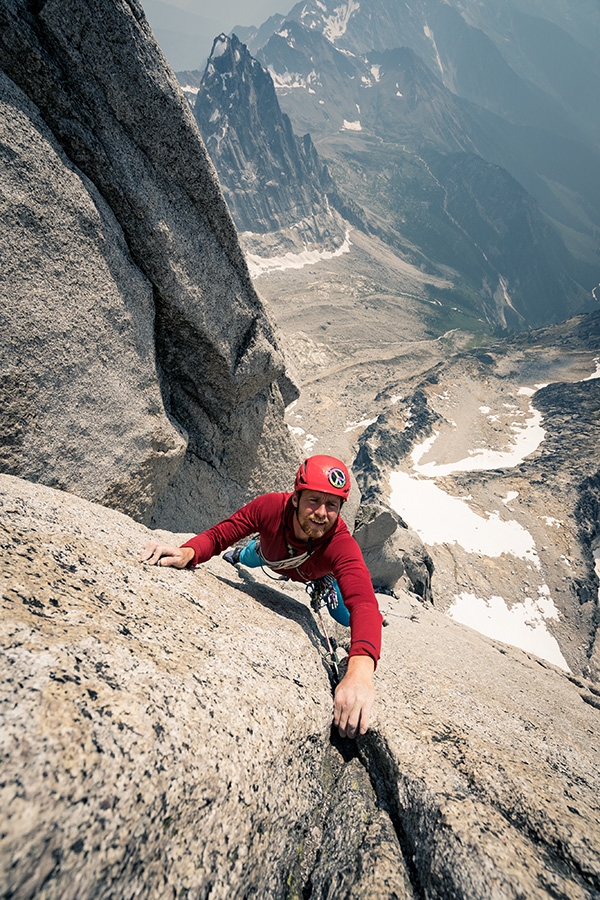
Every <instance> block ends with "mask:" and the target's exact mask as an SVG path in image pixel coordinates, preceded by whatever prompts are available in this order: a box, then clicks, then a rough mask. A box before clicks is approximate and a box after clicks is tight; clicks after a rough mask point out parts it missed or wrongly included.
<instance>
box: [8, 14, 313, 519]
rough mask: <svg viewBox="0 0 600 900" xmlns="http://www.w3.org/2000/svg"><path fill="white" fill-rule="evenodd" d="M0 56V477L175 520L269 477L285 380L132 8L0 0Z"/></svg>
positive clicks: (286, 444)
mask: <svg viewBox="0 0 600 900" xmlns="http://www.w3.org/2000/svg"><path fill="white" fill-rule="evenodd" d="M0 66H1V68H2V73H1V77H2V105H3V109H2V117H1V120H0V121H1V126H0V127H1V128H2V137H3V155H2V161H3V167H4V174H3V179H2V188H1V189H0V202H1V204H2V216H3V222H4V223H5V224H4V228H3V230H2V236H1V238H0V241H1V243H2V253H3V258H6V260H7V265H5V266H3V270H2V275H1V276H0V278H1V281H2V293H3V301H4V302H3V304H2V309H1V313H0V315H1V317H2V328H1V334H2V337H1V340H2V344H3V362H2V405H3V409H4V411H5V416H4V419H3V446H2V470H3V471H5V472H9V473H11V474H15V475H21V476H27V477H30V478H32V479H35V480H39V481H42V482H45V483H48V484H52V485H55V486H59V487H61V488H63V489H65V490H71V491H74V492H78V493H80V494H81V495H83V496H85V497H87V498H89V499H94V500H99V501H102V502H105V503H108V504H110V505H113V506H115V507H116V508H119V509H122V510H127V511H128V512H133V513H134V514H135V515H136V516H138V517H139V518H140V519H141V520H143V521H145V522H151V521H153V522H161V523H163V524H168V523H172V524H175V522H177V523H178V525H177V527H186V525H187V527H190V528H198V527H200V526H201V525H202V523H203V522H204V523H205V524H208V523H209V522H211V521H214V519H215V518H217V517H221V516H223V515H225V514H226V513H227V512H229V511H230V510H231V509H232V508H234V507H235V506H236V505H239V504H240V503H241V502H243V500H244V499H245V498H246V497H248V496H249V495H250V494H251V493H253V492H255V491H256V490H257V489H258V490H260V489H261V488H262V487H263V485H264V486H266V485H267V484H268V485H269V486H270V487H271V488H272V487H274V486H277V485H281V486H282V487H283V485H284V484H287V483H288V481H289V477H290V475H291V473H292V472H293V470H294V467H295V464H296V461H297V448H296V446H295V445H294V442H293V441H292V440H291V439H290V436H289V434H288V432H287V430H286V428H285V426H284V424H283V410H284V407H285V405H286V404H287V403H289V402H290V401H291V400H292V399H293V398H294V397H295V396H297V390H296V388H295V386H294V384H293V381H292V380H291V378H290V376H289V375H288V373H287V371H286V365H285V360H284V357H283V353H282V350H281V347H280V344H279V339H278V334H277V329H276V327H275V325H274V323H273V321H272V319H271V318H270V316H269V313H268V312H267V311H266V309H265V308H264V306H263V304H262V302H261V300H260V298H259V297H258V295H257V294H256V291H255V289H254V287H253V285H252V282H251V280H250V276H249V273H248V268H247V265H246V262H245V259H244V256H243V254H242V251H241V248H240V245H239V241H238V238H237V234H236V231H235V227H234V224H233V222H232V220H231V216H230V214H229V212H228V210H227V207H226V204H225V202H224V199H223V195H222V192H221V190H220V187H219V184H218V181H217V178H216V175H215V172H214V168H213V166H212V164H211V162H210V159H209V157H208V156H207V154H206V149H205V147H204V145H203V143H202V140H201V137H200V135H199V133H198V129H197V126H196V123H195V121H194V119H193V116H192V114H191V111H190V110H189V107H188V105H187V103H186V101H185V99H184V97H183V95H182V93H181V90H180V88H179V86H178V84H177V81H176V79H175V78H174V76H173V74H172V72H171V71H170V69H169V68H168V66H167V64H166V62H165V60H164V57H163V56H162V54H161V52H160V50H159V48H158V46H157V44H156V42H155V40H154V37H153V35H152V33H151V31H150V29H149V27H148V24H147V22H146V20H145V18H144V16H143V13H142V10H141V8H140V6H139V4H138V3H137V2H134V0H131V2H127V3H117V2H112V0H102V3H101V4H100V5H99V4H98V3H87V2H85V0H71V2H67V3H63V2H60V3H58V2H54V0H47V2H45V3H41V4H36V5H34V6H32V5H31V4H29V3H26V2H24V0H23V2H21V0H3V2H2V3H0ZM265 479H266V480H265ZM192 521H193V524H192Z"/></svg>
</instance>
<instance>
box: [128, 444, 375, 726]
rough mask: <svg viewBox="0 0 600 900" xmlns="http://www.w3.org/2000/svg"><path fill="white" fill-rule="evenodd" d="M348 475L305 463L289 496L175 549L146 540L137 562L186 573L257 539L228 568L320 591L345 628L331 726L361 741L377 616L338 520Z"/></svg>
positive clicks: (264, 498) (365, 575)
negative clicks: (268, 573) (259, 570)
mask: <svg viewBox="0 0 600 900" xmlns="http://www.w3.org/2000/svg"><path fill="white" fill-rule="evenodd" d="M349 493H350V475H349V473H348V469H347V468H346V466H345V465H344V463H343V462H342V461H341V460H339V459H336V458H335V457H333V456H311V457H309V458H308V459H306V460H305V461H304V462H303V463H302V465H301V466H300V468H299V469H298V472H297V474H296V480H295V484H294V490H293V491H292V492H290V493H273V494H262V495H261V496H259V497H256V498H255V499H254V500H252V501H251V502H250V503H248V504H247V505H246V506H243V507H242V508H241V509H239V510H238V511H237V512H235V513H233V515H231V516H230V517H229V518H228V519H225V520H224V521H223V522H219V523H218V524H217V525H214V526H213V527H212V528H209V529H208V530H207V531H203V532H202V533H201V534H198V535H196V537H194V538H191V539H190V540H189V541H186V543H185V544H183V545H182V546H181V547H174V546H171V545H169V544H163V543H160V542H158V541H150V543H149V544H148V545H147V546H146V548H145V550H144V553H143V555H142V559H143V560H145V561H147V562H148V563H150V564H151V565H160V566H174V567H175V568H178V569H183V568H186V567H188V568H192V567H194V566H196V565H198V563H202V562H206V561H207V560H208V559H210V558H211V557H212V556H215V555H216V554H218V553H222V552H223V551H224V550H225V549H226V548H227V547H231V546H232V545H233V544H236V543H237V542H238V541H240V540H241V539H242V538H246V537H249V536H250V535H254V534H258V537H257V538H255V539H253V540H251V541H250V543H249V544H247V545H246V546H245V547H243V548H242V549H240V548H238V547H236V548H234V549H233V550H230V551H228V552H227V553H225V554H224V559H226V560H227V562H230V563H232V564H233V565H237V564H238V563H241V564H243V565H247V566H250V567H254V566H267V567H268V568H270V569H273V570H274V571H275V572H277V573H279V574H281V575H284V576H286V577H287V578H290V579H292V580H293V581H301V582H305V583H309V584H311V587H312V588H313V590H319V591H324V594H325V598H326V601H327V607H328V609H329V612H330V614H331V615H332V616H333V617H334V618H335V619H336V620H337V621H338V622H341V623H342V624H344V625H348V624H349V625H350V634H351V644H350V651H349V654H348V657H349V658H348V667H347V671H346V674H345V676H344V678H343V679H342V680H341V681H340V683H339V684H338V686H337V688H336V691H335V697H334V724H335V726H336V727H337V728H338V730H339V733H340V735H341V736H342V737H350V738H353V737H355V736H356V734H357V733H360V734H364V733H365V732H366V731H367V728H368V726H369V719H370V716H371V710H372V707H373V702H374V698H375V691H374V686H373V673H374V671H375V666H376V665H377V661H378V659H379V653H380V648H381V624H382V620H381V614H380V612H379V607H378V605H377V599H376V597H375V593H374V591H373V586H372V584H371V578H370V576H369V572H368V569H367V567H366V565H365V563H364V560H363V558H362V553H361V551H360V548H359V546H358V544H357V543H356V541H355V540H354V538H353V537H352V535H351V534H350V532H349V530H348V527H347V526H346V523H345V522H344V520H343V519H342V518H340V510H341V508H342V505H343V503H344V501H345V500H347V498H348V495H349Z"/></svg>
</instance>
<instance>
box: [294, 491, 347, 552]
mask: <svg viewBox="0 0 600 900" xmlns="http://www.w3.org/2000/svg"><path fill="white" fill-rule="evenodd" d="M292 503H293V504H294V506H295V507H296V516H295V518H294V533H295V536H296V537H297V538H298V539H299V540H301V541H306V540H308V538H312V539H313V540H316V539H317V538H321V537H323V536H324V535H326V534H327V532H328V531H331V529H332V528H333V526H334V525H335V523H336V522H337V518H338V516H339V514H340V509H341V506H342V501H341V498H340V497H336V496H335V494H321V493H319V492H318V491H310V490H309V491H301V492H300V493H298V492H297V491H296V492H295V493H294V494H292Z"/></svg>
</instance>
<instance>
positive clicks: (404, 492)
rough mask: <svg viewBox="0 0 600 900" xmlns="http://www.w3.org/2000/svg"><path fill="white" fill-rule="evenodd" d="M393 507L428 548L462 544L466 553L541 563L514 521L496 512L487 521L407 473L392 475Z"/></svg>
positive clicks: (464, 504) (430, 482) (521, 529)
mask: <svg viewBox="0 0 600 900" xmlns="http://www.w3.org/2000/svg"><path fill="white" fill-rule="evenodd" d="M390 486H391V488H392V493H391V496H390V506H391V507H392V509H394V510H395V511H396V512H397V513H398V515H400V516H402V518H403V519H404V520H405V521H406V522H409V523H410V525H411V527H412V528H414V530H415V531H416V532H417V534H418V535H419V536H420V537H421V539H422V540H423V542H424V543H425V544H429V545H430V546H431V545H433V544H459V545H460V546H461V547H463V548H464V549H465V550H466V551H467V553H480V554H481V555H483V556H489V557H498V556H502V554H503V553H507V554H510V555H511V556H515V557H517V558H519V559H524V560H527V561H528V562H530V563H532V564H533V565H534V566H535V567H536V569H539V568H540V561H539V557H538V555H537V552H536V549H535V542H534V540H533V538H532V537H531V535H530V534H529V532H528V531H527V530H526V529H525V528H523V526H522V525H520V524H519V523H518V522H516V521H515V520H512V519H511V520H509V521H507V522H505V521H503V520H502V519H501V518H500V516H499V515H498V513H497V512H493V513H487V517H486V518H484V517H483V516H480V515H478V514H477V513H475V512H473V510H472V509H471V507H470V506H469V505H468V503H466V501H465V500H463V499H461V498H459V497H451V496H450V495H449V494H446V493H445V492H444V491H442V490H441V488H439V487H437V485H435V484H434V483H433V482H432V481H427V480H424V479H421V478H414V477H413V476H411V475H408V474H407V473H405V472H392V474H391V475H390Z"/></svg>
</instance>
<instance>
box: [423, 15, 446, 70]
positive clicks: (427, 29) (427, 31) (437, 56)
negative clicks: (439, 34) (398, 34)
mask: <svg viewBox="0 0 600 900" xmlns="http://www.w3.org/2000/svg"><path fill="white" fill-rule="evenodd" d="M423 32H424V34H425V37H426V38H427V40H429V41H431V45H432V47H433V50H434V53H435V61H436V62H437V65H438V69H439V70H440V72H441V73H442V75H443V74H444V67H443V65H442V59H441V57H440V54H439V53H438V48H437V44H436V42H435V37H434V36H433V31H432V30H431V28H430V27H429V25H423Z"/></svg>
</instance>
